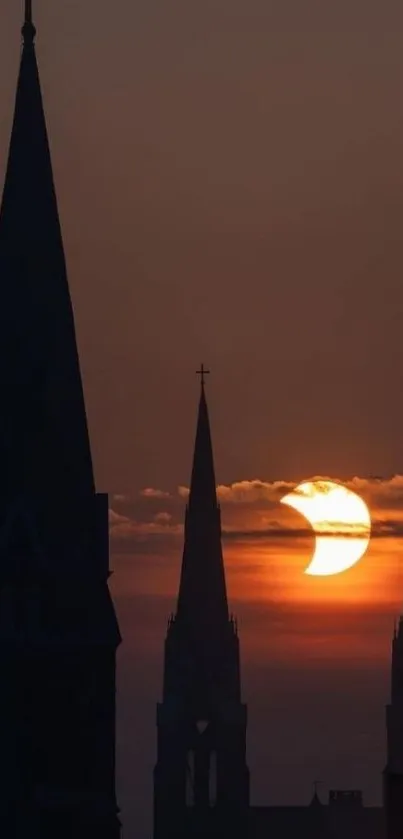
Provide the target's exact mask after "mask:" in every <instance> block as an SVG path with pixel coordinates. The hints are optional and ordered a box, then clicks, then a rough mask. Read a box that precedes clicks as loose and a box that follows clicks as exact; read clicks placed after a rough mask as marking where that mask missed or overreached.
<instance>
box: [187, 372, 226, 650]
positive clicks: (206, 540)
mask: <svg viewBox="0 0 403 839" xmlns="http://www.w3.org/2000/svg"><path fill="white" fill-rule="evenodd" d="M201 373H202V380H201V393H200V401H199V411H198V418H197V429H196V440H195V447H194V455H193V466H192V477H191V483H190V493H189V500H188V505H187V508H186V520H185V545H184V551H183V560H182V571H181V581H180V588H179V598H178V611H177V614H178V618H184V619H185V620H186V622H187V624H188V625H191V626H192V627H193V630H194V631H196V632H197V634H199V631H200V632H203V633H206V632H207V633H208V634H211V637H212V638H214V637H215V638H217V634H216V632H217V630H218V629H219V627H220V626H223V625H224V624H227V622H228V619H229V615H228V602H227V592H226V584H225V572H224V562H223V555H222V547H221V520H220V508H219V505H218V503H217V493H216V482H215V472H214V460H213V448H212V443H211V432H210V422H209V415H208V409H207V400H206V394H205V386H204V373H205V371H204V369H203V367H202V370H201ZM204 637H205V635H204Z"/></svg>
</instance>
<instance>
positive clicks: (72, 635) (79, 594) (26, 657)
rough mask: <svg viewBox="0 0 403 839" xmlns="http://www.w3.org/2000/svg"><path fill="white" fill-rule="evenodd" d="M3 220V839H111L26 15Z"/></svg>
mask: <svg viewBox="0 0 403 839" xmlns="http://www.w3.org/2000/svg"><path fill="white" fill-rule="evenodd" d="M22 35H23V46H22V55H21V63H20V70H19V78H18V87H17V95H16V102H15V112H14V121H13V127H12V135H11V142H10V148H9V155H8V164H7V171H6V176H5V184H4V192H3V199H2V205H1V211H0V282H1V289H2V301H1V307H0V393H1V405H0V469H1V484H0V493H1V504H0V672H1V686H0V766H1V775H0V834H1V836H4V837H7V839H22V838H23V839H27V837H29V839H48V838H49V839H84V837H85V839H89V837H94V839H118V836H119V832H120V825H119V820H118V811H117V806H116V797H115V654H116V648H117V646H118V644H119V641H120V637H119V630H118V626H117V622H116V618H115V613H114V609H113V605H112V601H111V598H110V594H109V591H108V575H109V568H108V498H107V496H106V495H103V494H97V493H96V492H95V486H94V477H93V470H92V463H91V453H90V445H89V438H88V431H87V422H86V415H85V406H84V399H83V391H82V384H81V376H80V369H79V360H78V354H77V347H76V340H75V332H74V321H73V311H72V306H71V302H70V296H69V290H68V284H67V278H66V268H65V260H64V254H63V245H62V238H61V232H60V224H59V217H58V210H57V203H56V197H55V189H54V184H53V176H52V166H51V160H50V154H49V145H48V138H47V131H46V125H45V117H44V111H43V104H42V96H41V89H40V83H39V77H38V68H37V62H36V57H35V48H34V38H35V28H34V25H33V22H32V12H31V2H30V0H26V7H25V21H24V26H23V29H22Z"/></svg>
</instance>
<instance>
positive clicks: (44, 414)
mask: <svg viewBox="0 0 403 839" xmlns="http://www.w3.org/2000/svg"><path fill="white" fill-rule="evenodd" d="M22 35H23V46H22V54H21V61H20V70H19V77H18V85H17V93H16V100H15V110H14V120H13V126H12V133H11V141H10V147H9V154H8V162H7V169H6V175H5V182H4V190H3V198H2V203H1V209H0V288H1V294H2V305H1V307H0V389H1V410H0V474H1V483H2V485H3V487H4V490H5V492H6V493H7V495H10V493H11V494H13V493H14V494H15V493H17V494H18V493H19V492H21V491H22V489H24V490H25V491H27V490H29V491H35V492H42V491H43V492H45V493H46V492H47V493H49V492H54V491H55V490H56V487H57V489H58V491H62V492H63V491H64V492H67V493H73V494H75V495H77V494H82V493H84V494H87V493H88V492H92V491H93V490H94V480H93V472H92V463H91V453H90V446H89V439H88V431H87V422H86V416H85V407H84V398H83V391H82V384H81V376H80V369H79V361H78V353H77V346H76V339H75V330H74V319H73V310H72V305H71V301H70V295H69V289H68V283H67V276H66V266H65V259H64V252H63V244H62V237H61V231H60V223H59V215H58V208H57V201H56V194H55V188H54V182H53V173H52V164H51V157H50V151H49V143H48V135H47V130H46V123H45V115H44V109H43V102H42V94H41V87H40V81H39V74H38V67H37V61H36V55H35V45H34V39H35V27H34V24H33V20H32V6H31V0H25V18H24V25H23V27H22Z"/></svg>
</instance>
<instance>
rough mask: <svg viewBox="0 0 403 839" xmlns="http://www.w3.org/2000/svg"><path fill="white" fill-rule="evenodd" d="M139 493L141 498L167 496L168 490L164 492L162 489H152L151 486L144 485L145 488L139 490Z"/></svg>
mask: <svg viewBox="0 0 403 839" xmlns="http://www.w3.org/2000/svg"><path fill="white" fill-rule="evenodd" d="M140 495H142V496H143V498H169V492H165V491H164V490H163V489H154V488H153V487H145V489H142V490H140Z"/></svg>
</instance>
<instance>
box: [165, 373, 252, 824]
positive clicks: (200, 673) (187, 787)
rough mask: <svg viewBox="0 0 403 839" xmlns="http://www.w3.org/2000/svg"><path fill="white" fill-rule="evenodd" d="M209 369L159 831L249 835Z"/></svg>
mask: <svg viewBox="0 0 403 839" xmlns="http://www.w3.org/2000/svg"><path fill="white" fill-rule="evenodd" d="M201 373H202V380H201V396H200V404H199V414H198V420H197V431H196V442H195V449H194V458H193V469H192V477H191V484H190V494H189V499H188V504H187V507H186V518H185V544H184V551H183V560H182V571H181V579H180V587H179V596H178V603H177V610H176V614H175V615H173V616H172V617H171V618H170V620H169V623H168V631H167V636H166V641H165V661H164V679H163V701H162V703H161V704H159V705H158V708H157V726H158V757H157V764H156V767H155V770H154V839H173V837H175V839H190V837H192V838H193V837H199V838H200V839H213V837H220V839H222V837H226V836H228V837H232V839H246V837H247V833H248V809H249V771H248V767H247V765H246V706H245V705H244V704H243V703H242V701H241V679H240V663H239V639H238V632H237V625H236V621H235V620H234V618H233V617H231V616H230V615H229V612H228V603H227V592H226V584H225V574H224V563H223V556H222V550H221V520H220V507H219V505H218V503H217V495H216V482H215V474H214V464H213V452H212V445H211V437H210V426H209V418H208V412H207V403H206V397H205V391H204V380H203V376H204V371H203V368H202V371H201Z"/></svg>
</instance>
